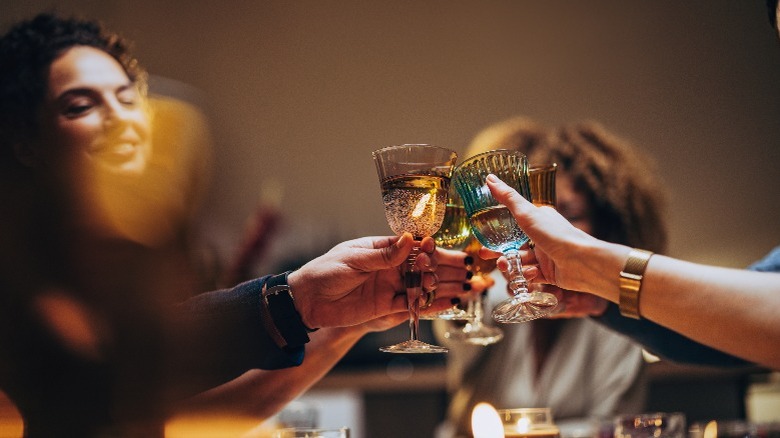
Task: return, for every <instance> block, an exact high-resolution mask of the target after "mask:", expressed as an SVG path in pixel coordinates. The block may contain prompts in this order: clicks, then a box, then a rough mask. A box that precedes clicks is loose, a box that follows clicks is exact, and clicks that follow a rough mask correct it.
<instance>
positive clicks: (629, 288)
mask: <svg viewBox="0 0 780 438" xmlns="http://www.w3.org/2000/svg"><path fill="white" fill-rule="evenodd" d="M652 255H653V253H652V252H650V251H645V250H643V249H636V248H634V249H631V252H629V253H628V259H626V264H625V266H623V270H622V271H620V301H619V307H620V314H621V315H623V316H625V317H628V318H634V319H639V318H640V316H639V290H640V289H642V278H643V277H644V275H645V269H646V268H647V263H648V262H649V261H650V257H652Z"/></svg>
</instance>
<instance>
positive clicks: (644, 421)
mask: <svg viewBox="0 0 780 438" xmlns="http://www.w3.org/2000/svg"><path fill="white" fill-rule="evenodd" d="M686 433H687V432H686V428H685V414H683V413H681V412H653V413H645V414H638V415H620V416H617V417H615V438H685V436H686Z"/></svg>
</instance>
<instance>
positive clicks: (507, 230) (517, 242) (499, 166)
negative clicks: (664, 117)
mask: <svg viewBox="0 0 780 438" xmlns="http://www.w3.org/2000/svg"><path fill="white" fill-rule="evenodd" d="M491 173H492V174H494V175H496V176H498V177H499V178H500V179H501V180H502V181H504V182H505V183H507V184H508V185H509V186H510V187H512V188H514V189H515V190H517V192H518V193H520V195H522V196H523V197H525V198H526V199H531V191H530V188H529V185H528V159H527V158H526V156H525V154H523V153H522V152H519V151H511V150H505V149H500V150H495V151H488V152H484V153H481V154H478V155H475V156H473V157H470V158H468V159H466V160H465V161H464V162H463V163H461V164H460V165H458V167H457V168H456V169H455V172H454V174H453V178H452V181H453V184H455V188H456V189H457V190H458V193H459V194H460V196H461V198H463V204H464V206H465V207H466V213H467V214H468V216H469V221H470V223H471V230H472V232H473V233H474V236H476V237H477V239H479V241H480V242H481V243H482V245H484V246H486V247H487V248H490V249H492V250H494V251H499V252H501V253H503V254H504V256H506V259H507V261H508V262H509V270H508V272H507V274H508V281H509V290H510V292H512V294H513V296H512V297H511V298H509V299H507V300H505V301H503V302H501V303H499V304H498V305H497V306H496V307H495V308H494V309H493V313H492V315H493V319H494V320H496V321H497V322H504V323H508V322H512V323H515V322H526V321H531V320H534V319H537V318H541V317H543V316H545V315H548V314H550V313H551V312H552V311H553V310H554V309H555V306H556V305H557V304H558V300H557V299H556V298H555V295H553V294H550V293H543V292H540V293H534V294H531V293H529V292H528V282H527V281H526V279H525V277H524V276H523V271H522V262H521V260H520V252H519V250H520V247H521V246H523V245H524V244H525V243H527V242H528V236H527V235H526V234H525V233H524V232H523V230H521V229H520V227H519V226H517V222H516V221H515V218H514V216H512V213H511V212H510V211H509V209H508V208H507V207H506V206H505V205H503V204H500V203H498V201H496V199H495V198H494V197H493V195H492V193H491V192H490V189H489V188H488V187H487V185H486V183H485V178H486V177H487V176H488V175H489V174H491Z"/></svg>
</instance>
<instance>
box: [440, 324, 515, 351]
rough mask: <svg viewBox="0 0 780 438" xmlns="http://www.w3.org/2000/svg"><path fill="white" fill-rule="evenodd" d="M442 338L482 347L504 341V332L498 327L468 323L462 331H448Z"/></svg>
mask: <svg viewBox="0 0 780 438" xmlns="http://www.w3.org/2000/svg"><path fill="white" fill-rule="evenodd" d="M444 336H445V337H446V338H448V339H453V340H455V341H460V342H465V343H467V344H472V345H481V346H483V347H484V346H486V345H490V344H495V343H496V342H498V341H500V340H501V339H504V332H503V331H502V330H501V329H500V328H498V327H490V326H486V325H483V324H475V323H471V322H470V323H468V324H466V326H465V327H463V329H462V330H456V331H448V332H447V333H445V334H444Z"/></svg>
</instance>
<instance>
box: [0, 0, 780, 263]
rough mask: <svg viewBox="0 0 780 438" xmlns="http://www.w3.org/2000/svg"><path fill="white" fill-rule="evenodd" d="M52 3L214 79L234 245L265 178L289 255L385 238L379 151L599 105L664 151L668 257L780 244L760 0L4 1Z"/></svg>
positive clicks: (156, 63)
mask: <svg viewBox="0 0 780 438" xmlns="http://www.w3.org/2000/svg"><path fill="white" fill-rule="evenodd" d="M584 3H587V6H584V5H583V4H584ZM52 5H54V6H56V7H57V8H58V9H59V10H61V11H64V12H71V11H76V12H79V13H82V14H86V15H88V16H93V17H99V18H102V19H103V20H104V21H106V22H107V23H108V24H110V25H111V26H112V27H114V28H115V29H118V30H120V31H122V32H123V33H125V34H126V35H127V36H128V37H130V38H132V39H134V40H135V41H136V43H137V48H138V50H137V51H138V54H139V55H140V57H141V59H142V61H144V62H145V64H146V66H147V67H148V68H149V70H150V72H151V73H152V74H155V75H159V76H162V77H167V78H173V79H177V80H180V81H183V82H185V83H188V84H191V85H194V86H196V87H198V88H199V89H201V90H202V91H203V93H204V94H205V96H206V98H207V99H208V100H209V102H210V104H209V108H208V111H209V112H210V116H211V117H212V121H213V128H214V131H215V137H216V144H215V150H216V160H215V172H216V173H215V176H214V181H213V187H212V191H211V194H210V196H209V198H208V201H207V204H206V206H207V209H206V212H207V214H205V215H204V223H205V224H206V226H207V229H208V230H209V232H210V234H211V236H212V237H213V238H214V239H217V240H219V242H220V245H221V246H223V248H227V249H229V248H230V247H231V246H232V245H234V242H235V239H236V236H237V235H238V234H239V233H240V231H241V229H242V227H243V224H244V220H245V218H246V217H247V216H248V215H249V214H250V212H251V211H252V210H253V208H254V206H255V204H256V202H257V199H258V197H259V196H260V195H259V194H260V187H261V186H263V185H264V184H265V185H267V184H268V182H269V181H276V182H279V183H281V184H282V185H283V187H284V204H283V207H284V214H285V216H286V217H287V219H288V221H287V224H286V229H285V232H284V234H283V235H282V236H280V237H279V240H278V241H277V245H275V247H274V250H273V251H274V252H276V253H282V252H286V253H290V252H294V251H306V250H312V249H319V248H320V247H321V246H323V245H326V244H327V243H329V242H330V241H331V240H333V239H346V238H350V237H354V236H358V235H366V234H388V233H390V231H389V228H388V227H387V225H386V223H385V221H384V215H383V211H382V205H381V202H380V196H379V187H378V183H377V181H376V175H375V170H374V165H373V163H372V162H371V155H370V152H371V151H372V150H373V149H376V148H379V147H383V146H387V145H391V144H398V143H419V142H427V143H434V144H438V145H443V146H449V147H452V148H454V149H456V150H458V151H459V152H462V151H463V150H464V147H465V145H466V144H467V142H468V141H469V139H470V138H471V136H472V135H474V134H475V133H476V132H477V131H478V130H479V129H481V128H482V127H484V126H486V125H487V124H489V123H492V122H494V121H497V120H499V119H502V118H504V117H508V116H511V115H516V114H525V115H528V116H531V117H534V118H537V119H539V120H540V121H542V122H546V123H549V124H557V123H562V122H566V121H572V120H576V119H583V118H592V119H598V120H600V121H602V122H603V123H604V124H606V125H607V126H608V127H609V128H611V129H612V130H614V131H615V132H617V133H620V134H622V135H623V136H625V137H628V138H629V139H631V140H633V142H634V143H635V144H636V145H638V146H641V147H643V148H645V149H646V150H648V151H649V152H650V153H651V154H653V155H654V156H655V157H657V159H658V161H659V164H660V165H661V166H660V170H659V173H660V174H659V176H660V177H661V178H662V179H663V180H664V181H665V182H666V183H667V184H668V186H669V187H670V188H672V189H673V198H672V200H671V206H670V207H671V208H670V210H669V214H670V219H671V223H672V225H673V230H672V235H671V238H672V245H671V252H672V254H673V255H677V256H680V257H685V258H689V259H692V260H696V261H705V262H713V263H721V264H725V265H729V266H735V267H740V266H743V265H745V264H747V263H749V262H751V261H752V260H754V259H756V258H758V257H760V256H762V255H763V254H764V253H765V252H766V251H768V250H769V249H770V248H772V247H773V246H774V245H776V244H780V227H778V222H779V221H780V219H778V216H780V205H778V200H780V196H779V195H780V166H779V165H778V163H780V147H778V146H780V123H778V121H779V120H780V42H779V41H778V38H777V37H776V36H775V34H774V33H773V31H772V30H771V28H770V27H769V25H768V23H767V19H766V11H765V9H764V2H763V1H762V0H745V1H734V0H717V1H715V0H696V1H685V2H680V1H672V0H667V1H655V2H629V1H619V0H615V1H587V2H571V1H491V2H478V1H474V2H462V1H435V2H431V1H383V2H379V1H351V0H350V1H297V2H295V1H259V0H224V1H205V0H123V1H115V2H112V1H103V0H73V1H59V2H57V1H53V0H49V1H45V0H25V1H16V0H0V17H2V18H0V22H2V24H4V25H5V24H7V23H9V22H11V21H13V20H15V19H17V18H21V17H28V16H30V15H31V14H32V13H34V12H37V11H39V10H43V9H46V8H48V7H49V6H52ZM279 242H289V244H290V248H289V249H287V250H284V249H282V247H281V246H280V245H279Z"/></svg>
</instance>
